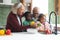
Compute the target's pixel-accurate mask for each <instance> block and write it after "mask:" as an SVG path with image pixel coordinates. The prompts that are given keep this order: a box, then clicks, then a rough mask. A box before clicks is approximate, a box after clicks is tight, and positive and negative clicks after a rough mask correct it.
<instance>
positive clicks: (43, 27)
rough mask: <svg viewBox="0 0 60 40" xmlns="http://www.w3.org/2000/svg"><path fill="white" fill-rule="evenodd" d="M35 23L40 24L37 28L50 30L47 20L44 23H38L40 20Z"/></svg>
mask: <svg viewBox="0 0 60 40" xmlns="http://www.w3.org/2000/svg"><path fill="white" fill-rule="evenodd" d="M37 24H40V26H38V28H37V29H38V30H47V29H49V30H51V29H50V24H49V23H48V22H45V23H40V22H37Z"/></svg>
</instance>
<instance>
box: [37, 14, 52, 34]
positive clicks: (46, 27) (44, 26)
mask: <svg viewBox="0 0 60 40" xmlns="http://www.w3.org/2000/svg"><path fill="white" fill-rule="evenodd" d="M38 24H40V25H38ZM37 25H38V28H37V29H38V31H39V32H46V31H48V32H49V33H50V31H51V30H50V24H49V23H48V22H46V16H45V15H44V14H40V15H39V17H38V22H37Z"/></svg>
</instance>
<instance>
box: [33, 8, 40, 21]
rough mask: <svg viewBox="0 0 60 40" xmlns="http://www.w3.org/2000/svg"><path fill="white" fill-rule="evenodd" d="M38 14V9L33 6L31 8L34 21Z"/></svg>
mask: <svg viewBox="0 0 60 40" xmlns="http://www.w3.org/2000/svg"><path fill="white" fill-rule="evenodd" d="M38 15H39V9H38V7H34V8H33V18H32V19H33V20H34V21H37V19H38Z"/></svg>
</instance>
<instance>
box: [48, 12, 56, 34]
mask: <svg viewBox="0 0 60 40" xmlns="http://www.w3.org/2000/svg"><path fill="white" fill-rule="evenodd" d="M53 13H54V14H55V28H54V34H56V35H57V14H56V12H54V11H52V12H51V13H50V15H49V23H50V19H51V15H52V14H53ZM50 24H51V23H50ZM50 28H51V26H50Z"/></svg>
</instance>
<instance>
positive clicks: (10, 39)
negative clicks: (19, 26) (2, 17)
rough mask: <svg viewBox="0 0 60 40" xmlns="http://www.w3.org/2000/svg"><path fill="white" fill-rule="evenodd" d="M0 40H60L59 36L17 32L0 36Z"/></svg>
mask: <svg viewBox="0 0 60 40" xmlns="http://www.w3.org/2000/svg"><path fill="white" fill-rule="evenodd" d="M0 40H60V34H58V35H55V34H41V33H29V32H18V33H12V34H11V35H4V36H0Z"/></svg>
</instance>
